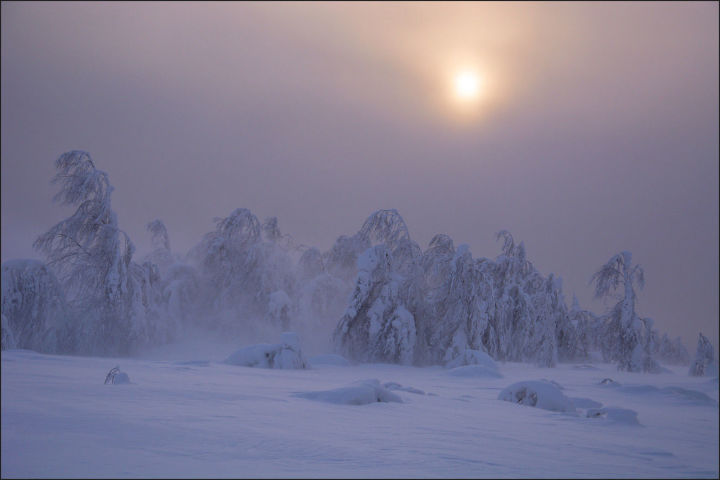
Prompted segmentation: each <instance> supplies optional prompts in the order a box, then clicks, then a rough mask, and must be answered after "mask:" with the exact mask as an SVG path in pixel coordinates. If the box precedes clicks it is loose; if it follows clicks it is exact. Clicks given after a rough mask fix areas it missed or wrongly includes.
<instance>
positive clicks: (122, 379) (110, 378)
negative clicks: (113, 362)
mask: <svg viewBox="0 0 720 480" xmlns="http://www.w3.org/2000/svg"><path fill="white" fill-rule="evenodd" d="M128 383H130V377H129V376H128V374H127V373H125V372H122V371H120V367H119V366H118V367H114V368H112V369H111V370H110V371H109V372H108V374H107V376H106V377H105V385H108V384H111V385H123V384H128Z"/></svg>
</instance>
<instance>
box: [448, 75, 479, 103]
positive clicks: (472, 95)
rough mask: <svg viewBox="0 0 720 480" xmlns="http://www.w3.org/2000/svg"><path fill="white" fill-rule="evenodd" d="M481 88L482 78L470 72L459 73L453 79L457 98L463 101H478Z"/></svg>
mask: <svg viewBox="0 0 720 480" xmlns="http://www.w3.org/2000/svg"><path fill="white" fill-rule="evenodd" d="M480 86H481V85H480V77H479V76H478V74H477V73H475V72H473V71H470V70H464V71H461V72H459V73H457V74H456V75H455V78H454V79H453V87H454V92H455V97H456V98H457V99H458V100H461V101H472V100H475V99H477V98H478V96H479V95H480Z"/></svg>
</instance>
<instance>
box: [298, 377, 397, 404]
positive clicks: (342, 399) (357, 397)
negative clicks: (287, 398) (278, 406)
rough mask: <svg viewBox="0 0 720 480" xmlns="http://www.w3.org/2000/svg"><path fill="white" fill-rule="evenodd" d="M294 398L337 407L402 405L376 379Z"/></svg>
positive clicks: (307, 393) (300, 393)
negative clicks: (373, 404)
mask: <svg viewBox="0 0 720 480" xmlns="http://www.w3.org/2000/svg"><path fill="white" fill-rule="evenodd" d="M295 396H296V397H300V398H307V399H309V400H318V401H321V402H328V403H336V404H339V405H367V404H369V403H378V402H397V403H403V401H402V399H401V398H400V397H399V396H397V395H396V394H394V393H392V392H391V391H389V390H388V389H387V388H385V387H384V386H382V385H380V381H379V380H377V379H371V380H362V381H360V382H356V383H355V384H353V385H350V386H347V387H342V388H336V389H333V390H322V391H317V392H299V393H296V394H295Z"/></svg>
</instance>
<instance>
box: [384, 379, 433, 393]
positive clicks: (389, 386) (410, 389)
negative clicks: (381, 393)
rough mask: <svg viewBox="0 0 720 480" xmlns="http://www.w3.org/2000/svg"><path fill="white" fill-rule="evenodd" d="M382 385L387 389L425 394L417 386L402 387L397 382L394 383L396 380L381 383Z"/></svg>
mask: <svg viewBox="0 0 720 480" xmlns="http://www.w3.org/2000/svg"><path fill="white" fill-rule="evenodd" d="M383 387H385V388H387V389H388V390H400V391H403V392H408V393H414V394H416V395H425V392H424V391H423V390H420V389H419V388H414V387H403V386H402V385H400V384H399V383H396V382H387V383H383Z"/></svg>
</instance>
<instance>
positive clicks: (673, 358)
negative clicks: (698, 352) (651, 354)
mask: <svg viewBox="0 0 720 480" xmlns="http://www.w3.org/2000/svg"><path fill="white" fill-rule="evenodd" d="M656 348H657V350H656V353H655V355H656V356H657V358H659V359H660V360H661V361H662V362H663V363H668V364H671V365H685V366H687V365H688V364H689V363H690V353H689V352H688V351H687V349H686V348H685V346H684V345H683V343H682V339H681V338H680V337H675V340H672V341H671V340H670V337H668V334H667V333H664V334H663V335H662V337H660V340H659V341H658V343H657V345H656Z"/></svg>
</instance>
